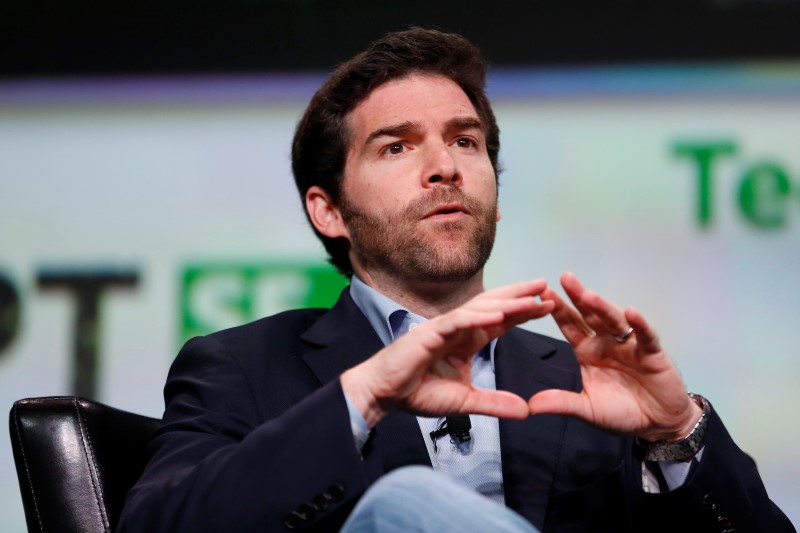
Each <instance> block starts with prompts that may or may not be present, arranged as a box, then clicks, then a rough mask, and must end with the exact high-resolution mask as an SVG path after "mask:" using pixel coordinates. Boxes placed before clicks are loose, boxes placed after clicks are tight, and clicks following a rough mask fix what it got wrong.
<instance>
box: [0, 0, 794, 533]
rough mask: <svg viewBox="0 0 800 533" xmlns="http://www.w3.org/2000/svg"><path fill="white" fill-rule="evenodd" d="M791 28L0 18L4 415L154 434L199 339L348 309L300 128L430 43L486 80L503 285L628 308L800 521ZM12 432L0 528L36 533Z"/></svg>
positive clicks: (208, 4)
mask: <svg viewBox="0 0 800 533" xmlns="http://www.w3.org/2000/svg"><path fill="white" fill-rule="evenodd" d="M641 4H646V5H644V6H643V5H641ZM798 22H800V2H797V1H794V0H692V1H688V0H684V1H671V2H667V1H652V2H647V3H642V2H588V1H563V2H531V3H528V2H512V1H507V0H495V1H493V2H477V1H474V0H461V1H460V2H455V3H450V2H448V3H444V2H442V3H438V2H420V1H414V0H412V1H406V2H402V3H398V2H392V3H367V2H363V3H361V2H353V1H345V2H323V1H311V0H296V1H290V0H227V1H224V2H223V1H210V0H207V1H192V2H189V1H181V2H179V1H175V2H146V1H145V2H142V1H139V2H131V1H121V2H114V3H107V2H102V3H101V2H96V1H95V2H80V3H77V2H73V3H63V2H52V1H47V2H45V1H33V2H25V3H22V2H6V3H4V5H3V6H2V7H0V405H4V406H5V407H6V409H10V408H11V405H12V403H13V401H15V400H17V399H20V398H25V397H33V396H44V395H71V394H79V395H83V396H87V397H91V398H93V399H96V400H99V401H102V402H105V403H108V404H110V405H113V406H115V407H119V408H122V409H126V410H130V411H134V412H138V413H143V414H148V415H151V416H160V414H161V412H162V409H163V401H162V396H161V388H162V386H163V383H164V379H165V376H166V372H167V370H168V368H169V365H170V362H171V361H172V359H173V357H174V355H175V353H176V352H177V350H178V349H179V347H180V345H181V344H182V343H183V342H184V341H185V340H186V339H187V338H189V337H191V336H193V335H198V334H203V333H206V332H210V331H214V330H217V329H221V328H224V327H228V326H231V325H235V324H239V323H243V322H247V321H250V320H253V319H256V318H259V317H261V316H264V315H268V314H272V313H274V312H277V311H280V310H283V309H287V308H292V307H298V306H327V305H330V304H331V303H332V302H333V301H334V300H335V298H336V296H337V294H338V292H339V290H340V288H341V287H342V286H343V285H344V284H345V283H346V280H343V279H341V278H340V277H339V276H338V275H337V274H336V273H335V272H333V271H332V270H331V269H330V268H329V267H328V266H327V265H326V263H325V256H324V254H323V251H322V248H321V246H320V245H319V244H318V243H317V241H316V240H315V238H314V236H313V234H312V233H311V231H310V230H309V229H308V228H307V226H306V222H305V220H304V217H303V212H302V206H301V203H300V201H299V199H298V197H297V193H296V191H295V190H294V185H293V181H292V178H291V172H290V168H289V146H290V142H291V136H292V134H293V131H294V127H295V124H296V122H297V120H298V118H299V116H300V114H301V113H302V112H303V110H304V107H305V105H306V104H307V102H308V100H309V99H310V97H311V95H312V94H313V92H314V91H315V90H316V88H317V87H318V86H319V84H320V83H321V82H322V81H323V80H324V78H325V75H326V73H327V72H329V71H330V70H331V69H332V68H333V67H334V66H335V65H336V64H338V63H339V62H341V61H343V60H345V59H347V58H349V57H350V56H351V55H353V54H354V53H356V52H358V51H360V50H361V49H363V48H364V47H365V46H366V45H367V43H369V42H370V41H372V40H373V39H375V38H377V37H379V36H380V35H381V34H383V33H384V32H386V31H389V30H398V29H404V28H406V27H408V26H410V25H419V26H425V27H437V28H440V29H443V30H448V31H456V32H459V33H462V34H463V35H465V36H467V37H468V38H470V39H471V40H473V41H474V42H475V43H476V44H478V45H479V46H480V48H481V49H482V50H483V51H484V52H485V54H486V55H487V56H488V58H489V60H490V62H491V65H492V70H491V75H490V79H489V93H490V96H491V98H492V101H493V103H494V108H495V112H496V114H497V116H498V121H499V124H500V128H501V142H502V149H501V154H500V156H501V162H502V166H503V169H504V171H503V173H502V175H501V177H500V182H501V189H500V204H501V210H502V214H503V218H502V220H501V222H500V226H499V235H498V241H497V245H496V247H495V251H494V254H493V257H492V259H491V260H490V263H489V266H488V268H487V281H488V285H489V286H497V285H500V284H505V283H510V282H514V281H518V280H520V279H523V278H531V277H540V276H544V277H546V278H547V279H548V280H549V281H550V282H551V283H553V284H557V282H558V276H559V275H560V274H561V273H562V272H564V271H566V270H571V271H574V272H576V273H577V274H578V275H579V276H580V277H581V278H582V279H583V280H584V282H585V283H586V284H587V285H588V286H590V287H591V288H594V289H595V290H597V291H598V292H600V293H601V294H604V295H606V296H608V297H609V298H611V299H612V300H614V301H616V302H618V303H620V304H621V305H636V306H637V307H638V308H639V309H640V310H641V311H642V312H643V313H644V314H645V316H646V317H648V318H649V319H650V321H651V322H652V323H653V324H654V325H655V326H656V327H657V328H658V330H659V332H660V333H661V337H662V339H663V343H664V344H665V346H666V347H667V348H668V350H669V351H670V353H671V354H672V356H673V357H674V359H675V360H676V361H677V363H678V366H679V367H680V368H681V370H682V372H683V374H684V377H685V379H686V381H687V383H688V386H689V388H690V389H691V390H693V391H696V392H699V393H702V394H704V395H705V396H707V397H708V398H709V399H710V400H711V402H712V403H713V404H714V405H715V407H716V408H717V410H718V411H719V412H720V413H721V415H722V417H723V420H725V422H726V424H727V426H728V428H729V430H730V431H731V433H732V434H733V435H734V438H735V439H736V441H737V442H738V444H739V445H740V446H741V447H742V448H743V449H745V450H746V451H748V452H749V453H750V454H751V455H752V456H753V457H754V459H755V460H756V462H757V463H758V465H759V468H760V470H761V473H762V476H763V478H764V480H765V483H766V485H767V488H768V490H769V492H770V495H771V497H772V498H773V500H775V501H776V503H778V504H779V505H780V506H781V507H782V508H783V510H784V511H785V512H786V513H787V514H788V515H789V517H790V518H791V519H792V521H793V522H794V523H795V524H798V523H800V489H798V487H797V482H796V480H797V479H800V416H798V414H797V408H796V406H797V405H798V404H800V392H798V388H797V386H796V382H797V379H798V376H800V357H799V356H800V349H799V348H798V346H800V332H799V330H798V326H797V324H798V318H800V39H798V38H797V27H798ZM526 327H529V328H531V329H534V330H537V331H540V332H543V333H546V334H551V335H556V336H559V333H558V331H557V329H556V328H555V326H554V325H553V324H552V323H551V322H550V321H548V320H542V321H538V322H536V323H532V324H528V325H527V326H526ZM3 427H4V429H2V430H0V530H2V531H9V532H17V531H20V532H21V531H24V530H25V524H24V516H23V512H22V505H21V498H20V496H19V487H18V485H17V478H16V474H15V470H14V465H13V460H12V457H11V448H10V442H9V438H8V432H7V429H6V428H5V425H4V426H3Z"/></svg>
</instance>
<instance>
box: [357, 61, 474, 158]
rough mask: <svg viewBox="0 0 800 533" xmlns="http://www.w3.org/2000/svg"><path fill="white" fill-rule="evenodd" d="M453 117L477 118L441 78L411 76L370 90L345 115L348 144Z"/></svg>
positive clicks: (462, 96) (449, 82) (462, 97)
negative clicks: (405, 126)
mask: <svg viewBox="0 0 800 533" xmlns="http://www.w3.org/2000/svg"><path fill="white" fill-rule="evenodd" d="M453 117H474V118H476V119H477V118H478V114H477V112H476V111H475V107H474V106H473V105H472V102H471V101H470V99H469V97H468V96H467V95H466V93H465V92H464V91H463V90H462V89H461V87H459V86H458V84H457V83H455V82H454V81H453V80H451V79H450V78H447V77H445V76H440V75H428V74H412V75H409V76H406V77H403V78H399V79H396V80H392V81H389V82H386V83H384V84H383V85H380V86H379V87H377V88H376V89H375V90H373V91H372V92H371V93H370V94H369V96H367V97H366V98H365V99H364V100H362V101H361V102H360V103H359V104H358V105H357V106H356V107H355V108H354V109H353V110H352V111H351V112H350V113H349V114H348V115H347V126H348V130H349V133H350V137H351V140H352V141H354V143H355V144H358V142H359V140H362V141H363V140H364V139H365V138H366V137H367V136H368V135H369V134H370V133H371V132H373V131H375V130H377V129H379V128H383V127H386V126H388V125H392V124H399V123H402V122H416V123H420V124H429V125H433V124H436V123H437V122H439V121H441V122H446V121H448V120H450V119H452V118H453ZM353 145H354V144H351V147H352V146H353Z"/></svg>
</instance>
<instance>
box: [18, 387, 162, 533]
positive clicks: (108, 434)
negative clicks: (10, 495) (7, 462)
mask: <svg viewBox="0 0 800 533" xmlns="http://www.w3.org/2000/svg"><path fill="white" fill-rule="evenodd" d="M160 423H161V422H160V421H159V420H157V419H154V418H149V417H146V416H142V415H137V414H134V413H128V412H126V411H121V410H119V409H114V408H113V407H108V406H107V405H103V404H100V403H96V402H92V401H90V400H85V399H83V398H76V397H51V398H31V399H27V400H19V401H18V402H15V403H14V406H13V407H12V408H11V416H10V419H9V425H10V426H11V445H12V448H13V450H14V462H15V463H16V467H17V476H18V477H19V486H20V490H21V492H22V503H23V506H24V508H25V520H26V521H27V524H28V531H32V532H33V531H35V532H41V533H47V532H51V531H59V532H76V533H78V532H80V533H94V532H101V531H102V532H105V533H107V532H110V531H113V530H114V528H115V526H116V525H117V521H118V520H119V514H120V511H121V510H122V503H123V501H124V500H125V494H126V493H127V492H128V489H130V487H131V486H133V484H134V483H135V482H136V480H137V479H138V478H139V476H140V475H141V473H142V470H143V469H144V465H145V447H146V446H147V443H148V442H150V438H151V436H152V434H153V432H154V431H155V430H156V428H158V426H159V425H160Z"/></svg>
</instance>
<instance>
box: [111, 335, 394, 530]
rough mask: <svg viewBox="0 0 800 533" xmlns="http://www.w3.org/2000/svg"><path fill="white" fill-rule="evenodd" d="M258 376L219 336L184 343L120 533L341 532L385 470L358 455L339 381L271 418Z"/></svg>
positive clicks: (169, 379)
mask: <svg viewBox="0 0 800 533" xmlns="http://www.w3.org/2000/svg"><path fill="white" fill-rule="evenodd" d="M249 371H250V369H245V368H243V367H242V366H241V365H240V363H239V361H237V359H236V358H235V357H232V356H231V355H230V354H229V353H227V351H226V348H225V346H224V345H223V343H221V342H220V341H219V340H218V339H216V338H214V337H200V338H197V339H193V340H191V341H189V342H188V343H187V344H186V346H184V348H183V349H182V350H181V352H180V353H179V354H178V357H177V358H176V360H175V362H174V363H173V366H172V368H171V370H170V374H169V377H168V379H167V384H166V386H165V389H164V395H165V401H166V410H165V414H164V424H163V427H162V428H161V429H160V430H159V431H158V432H157V434H156V436H155V438H154V440H153V442H152V443H151V445H150V449H149V451H150V454H151V457H150V461H149V463H148V465H147V467H146V468H145V471H144V473H143V475H142V477H141V479H140V480H139V482H138V483H137V484H136V485H135V486H134V487H133V489H132V490H131V491H130V492H129V494H128V496H127V499H126V503H125V506H124V509H123V513H122V517H121V519H120V524H119V531H123V532H124V531H152V532H157V531H172V532H174V531H193V532H195V531H197V532H201V531H223V530H224V531H242V532H244V531H282V530H286V529H287V528H289V529H308V528H310V529H321V530H330V529H336V528H338V526H340V525H341V522H343V520H344V518H345V517H346V516H347V514H348V513H349V511H350V509H351V508H352V506H353V505H354V503H355V501H356V500H357V499H358V497H359V496H360V495H361V494H362V493H363V491H364V490H365V489H366V488H367V487H368V486H369V485H370V484H371V483H372V481H374V480H375V479H376V478H377V477H378V475H379V474H380V472H379V470H378V469H377V465H374V464H372V463H371V461H370V460H369V459H367V460H365V459H363V458H362V456H361V455H360V454H359V452H358V451H357V450H356V447H355V443H354V440H353V435H352V432H351V428H350V419H349V415H348V412H347V406H346V402H345V399H344V395H343V392H342V389H341V385H340V382H339V380H338V379H335V380H333V381H331V382H329V383H326V384H324V385H321V386H319V385H318V386H317V388H316V390H313V391H312V392H311V393H310V394H307V395H305V394H302V395H298V400H297V401H296V403H294V404H293V405H291V406H290V407H289V408H288V409H286V410H285V411H283V412H280V413H278V414H274V413H269V414H268V415H267V414H265V413H263V412H262V411H263V410H264V407H263V405H264V400H263V398H259V396H260V395H267V396H269V395H270V391H269V390H263V389H262V388H261V387H259V386H256V385H254V384H253V382H252V381H251V380H250V379H248V378H249V376H248V375H247V374H248V372H249ZM266 386H267V384H264V388H266ZM287 388H288V389H291V387H286V386H285V384H284V386H283V387H282V389H283V390H286V389H287ZM259 400H260V401H259Z"/></svg>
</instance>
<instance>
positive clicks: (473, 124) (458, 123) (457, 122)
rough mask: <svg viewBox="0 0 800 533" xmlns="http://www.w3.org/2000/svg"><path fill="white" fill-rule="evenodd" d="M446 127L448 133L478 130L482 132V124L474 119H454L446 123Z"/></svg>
mask: <svg viewBox="0 0 800 533" xmlns="http://www.w3.org/2000/svg"><path fill="white" fill-rule="evenodd" d="M446 127H447V129H448V130H450V131H453V130H455V131H462V130H470V129H473V128H474V129H479V130H481V131H483V124H481V121H480V120H478V119H477V118H475V117H455V118H451V119H450V120H448V121H447V124H446Z"/></svg>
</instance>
